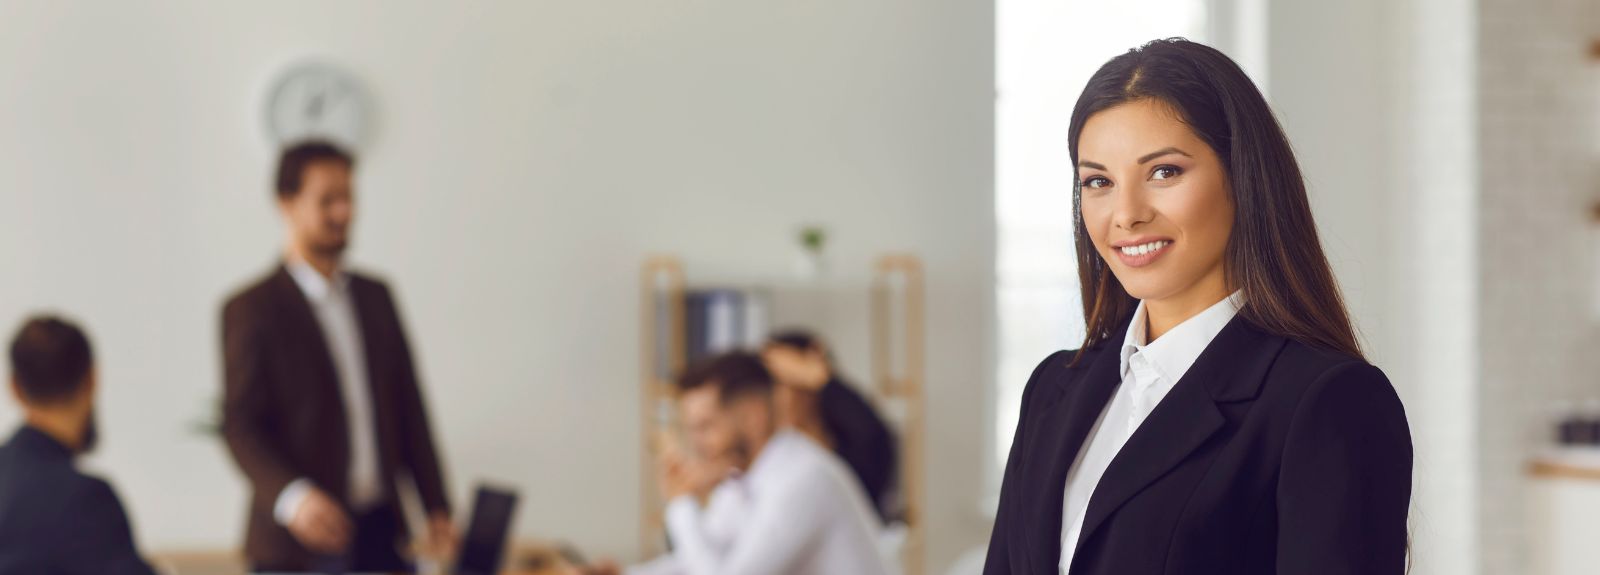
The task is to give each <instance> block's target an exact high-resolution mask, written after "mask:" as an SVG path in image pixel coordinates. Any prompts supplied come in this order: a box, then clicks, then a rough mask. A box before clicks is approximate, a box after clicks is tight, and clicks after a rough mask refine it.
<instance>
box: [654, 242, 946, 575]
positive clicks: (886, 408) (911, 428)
mask: <svg viewBox="0 0 1600 575" xmlns="http://www.w3.org/2000/svg"><path fill="white" fill-rule="evenodd" d="M686 277H687V276H686V273H685V266H684V264H683V261H682V260H681V259H679V258H677V257H672V256H655V257H650V258H647V259H646V260H645V261H644V264H643V266H642V267H641V270H640V303H641V311H640V322H641V323H640V325H641V328H642V329H641V330H640V331H641V335H642V337H641V339H642V341H641V343H640V348H641V356H640V357H641V362H640V375H641V377H640V380H641V385H642V390H641V393H640V405H639V417H640V430H641V434H642V437H641V438H640V439H641V442H642V445H643V446H644V449H642V450H640V454H639V457H640V469H642V470H644V473H642V474H641V478H640V479H641V481H640V495H641V497H640V499H641V501H642V502H643V503H644V504H643V506H642V508H641V512H640V519H639V548H640V549H641V550H642V551H643V552H644V553H645V554H647V555H653V554H656V553H660V552H662V551H663V550H664V542H665V540H666V537H665V531H664V527H663V525H662V523H663V520H662V516H661V512H662V511H661V510H662V507H663V505H664V502H663V501H661V496H660V494H659V492H658V490H657V486H656V477H655V475H656V473H655V467H656V458H657V454H658V453H659V452H660V450H661V449H662V448H663V446H664V445H665V444H666V443H665V442H666V441H668V438H669V437H670V436H671V434H672V433H673V430H674V427H675V426H676V424H677V422H676V416H675V414H674V413H673V410H674V408H673V406H672V403H671V401H672V392H671V384H670V381H671V378H672V376H673V375H674V374H676V373H678V372H679V371H681V370H682V369H683V367H684V358H685V355H686V350H687V345H686V343H685V341H684V337H685V336H684V334H685V329H684V328H685V323H684V322H685V305H684V300H685V295H686V294H687V292H688V288H687V285H688V282H687V281H686ZM923 286H924V276H923V268H922V262H921V260H920V259H918V258H917V257H916V256H913V255H909V254H890V255H885V256H883V257H880V258H878V260H877V261H876V262H875V265H874V266H873V269H872V282H871V285H870V287H868V288H867V291H868V292H869V293H866V294H863V295H865V296H866V297H867V299H868V301H869V302H870V304H869V307H870V312H869V313H870V326H869V329H870V331H871V333H870V335H869V341H870V345H871V362H872V374H873V387H872V392H873V394H874V395H875V396H876V397H874V398H873V399H874V400H875V402H876V403H877V405H878V407H879V409H880V410H881V411H882V412H883V414H884V416H885V418H886V419H888V420H889V421H890V423H891V424H892V425H893V426H894V427H895V430H896V434H897V436H898V437H899V440H900V458H901V460H900V482H901V485H900V492H901V495H902V497H903V499H904V502H903V505H904V508H905V516H906V524H907V525H906V528H907V533H906V540H905V543H904V545H903V547H902V549H901V553H902V557H901V558H900V559H901V564H902V565H903V567H904V572H905V573H906V574H908V575H921V574H922V573H923V560H922V557H923V552H924V550H925V546H926V543H925V540H926V537H925V526H924V525H923V523H924V522H923V520H922V516H923V509H924V505H925V497H926V492H925V489H924V476H923V470H924V469H925V465H924V461H925V460H924V457H925V447H924V435H925V432H924V430H925V425H926V420H925V418H924V409H925V406H926V402H925V401H924V399H923V392H924V380H923V377H924V347H923V345H924V333H923V330H924V329H925V325H926V324H925V321H924V318H925V315H924V314H925V310H924V308H923V297H924V287H923ZM774 297H781V294H779V295H776V296H774ZM810 327H817V326H810Z"/></svg>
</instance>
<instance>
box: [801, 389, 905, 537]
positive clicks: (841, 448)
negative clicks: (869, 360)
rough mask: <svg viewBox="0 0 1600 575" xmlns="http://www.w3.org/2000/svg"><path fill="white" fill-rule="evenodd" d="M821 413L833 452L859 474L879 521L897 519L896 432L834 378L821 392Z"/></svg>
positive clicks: (818, 398)
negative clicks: (895, 483)
mask: <svg viewBox="0 0 1600 575" xmlns="http://www.w3.org/2000/svg"><path fill="white" fill-rule="evenodd" d="M817 410H818V411H819V412H821V414H822V426H823V428H825V429H826V430H827V432H828V437H829V439H832V440H833V452H834V453H836V454H838V456H839V458H840V459H843V460H844V462H845V464H846V465H849V466H850V470H851V471H853V472H855V475H856V479H858V480H860V483H861V487H862V489H864V490H866V492H867V499H868V500H869V501H871V502H872V506H873V507H874V508H875V510H876V511H877V512H878V518H879V519H882V520H884V521H886V522H887V521H888V520H890V519H894V518H895V517H894V516H893V514H894V513H895V512H896V509H894V507H895V499H896V498H895V497H893V495H894V493H895V489H894V487H895V485H894V482H895V479H896V477H897V476H898V473H896V468H897V467H898V465H899V459H898V457H896V455H895V439H894V432H893V431H890V430H889V425H888V424H887V423H884V421H883V418H882V417H879V416H878V410H876V409H873V407H872V402H870V401H867V398H865V397H862V395H861V393H860V392H858V391H856V390H855V388H853V387H851V386H850V384H848V383H845V382H844V380H842V379H839V378H838V377H833V378H830V379H829V380H828V383H826V384H823V386H822V389H821V390H820V391H818V392H817Z"/></svg>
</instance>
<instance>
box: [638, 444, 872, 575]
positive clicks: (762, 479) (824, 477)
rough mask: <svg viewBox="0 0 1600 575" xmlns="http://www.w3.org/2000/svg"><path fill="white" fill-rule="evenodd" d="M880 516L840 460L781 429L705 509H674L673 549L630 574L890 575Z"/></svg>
mask: <svg viewBox="0 0 1600 575" xmlns="http://www.w3.org/2000/svg"><path fill="white" fill-rule="evenodd" d="M877 525H878V519H877V515H876V514H874V512H873V511H872V507H871V506H869V505H868V504H867V496H866V493H865V492H863V491H862V488H861V486H860V484H859V483H858V482H856V480H855V477H854V476H852V475H851V474H850V471H849V470H848V469H846V468H845V464H844V462H843V461H840V460H839V458H838V456H836V455H834V454H833V453H832V452H830V451H828V450H827V449H825V448H823V447H822V446H821V445H818V444H817V443H816V442H814V441H812V440H811V439H810V438H807V437H806V436H804V435H802V434H800V433H798V432H795V431H792V430H784V431H779V432H778V433H777V434H776V435H773V436H772V439H770V440H768V441H767V444H766V446H765V447H763V448H762V449H761V452H760V453H759V454H757V456H756V460H755V462H754V463H752V464H751V465H750V470H749V472H748V473H745V474H744V475H742V476H738V477H734V478H730V479H728V480H725V481H723V482H722V484H720V485H718V486H717V489H716V490H715V491H714V492H713V495H712V497H711V500H710V503H709V504H708V506H707V508H705V509H702V508H701V507H700V504H699V503H698V502H696V501H695V500H694V498H693V497H690V496H682V497H678V498H676V499H673V500H672V501H671V502H670V503H668V505H667V533H668V535H670V536H671V538H672V545H673V552H672V554H671V555H670V556H667V557H663V558H661V559H658V560H656V561H654V562H652V563H649V564H646V565H640V566H637V567H634V568H630V569H629V570H628V573H629V574H630V575H642V574H646V573H648V574H651V575H666V574H673V575H766V574H771V575H887V574H888V572H889V571H888V566H887V564H886V563H885V561H884V557H883V555H882V554H881V552H880V551H879V547H878V536H879V528H878V527H877Z"/></svg>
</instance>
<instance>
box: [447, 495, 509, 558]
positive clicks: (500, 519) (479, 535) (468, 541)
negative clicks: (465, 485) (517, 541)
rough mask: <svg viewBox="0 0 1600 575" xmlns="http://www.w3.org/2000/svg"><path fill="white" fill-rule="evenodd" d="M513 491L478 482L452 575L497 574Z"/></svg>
mask: <svg viewBox="0 0 1600 575" xmlns="http://www.w3.org/2000/svg"><path fill="white" fill-rule="evenodd" d="M516 507H517V494H516V492H514V491H511V490H508V489H500V488H495V487H489V486H486V485H480V486H479V487H478V494H477V496H475V497H474V498H473V502H472V519H471V521H470V522H469V523H468V524H467V532H466V533H465V534H464V535H463V536H462V537H461V553H460V554H459V555H457V556H456V568H455V570H454V571H452V573H453V574H454V575H498V574H499V573H500V564H501V563H502V562H504V561H505V550H506V542H507V541H508V540H509V539H510V533H511V515H512V513H513V512H514V511H516Z"/></svg>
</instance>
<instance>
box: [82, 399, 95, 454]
mask: <svg viewBox="0 0 1600 575" xmlns="http://www.w3.org/2000/svg"><path fill="white" fill-rule="evenodd" d="M98 419H99V418H97V417H95V415H94V410H93V409H91V410H89V418H88V419H86V420H84V422H83V436H82V437H80V438H79V439H78V454H79V455H83V454H87V453H89V452H91V451H94V448H95V447H96V446H98V445H99V444H100V425H99V423H97V420H98Z"/></svg>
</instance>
